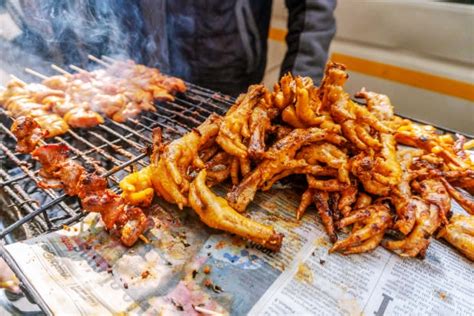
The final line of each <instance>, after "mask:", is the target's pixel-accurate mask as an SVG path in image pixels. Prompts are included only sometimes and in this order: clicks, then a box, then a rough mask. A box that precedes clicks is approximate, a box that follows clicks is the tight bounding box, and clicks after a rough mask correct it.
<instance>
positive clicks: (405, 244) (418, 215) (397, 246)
mask: <svg viewBox="0 0 474 316" xmlns="http://www.w3.org/2000/svg"><path fill="white" fill-rule="evenodd" d="M423 190H424V191H426V190H430V189H429V183H425V185H424V186H423ZM427 194H429V191H428V192H425V194H422V198H421V199H420V198H413V199H412V200H411V206H412V207H413V208H414V209H415V219H416V220H415V227H414V228H413V230H412V231H411V232H410V234H409V235H407V237H406V238H405V239H403V240H397V241H385V242H384V243H383V246H384V247H385V248H387V249H389V250H392V251H394V252H395V253H397V254H398V255H400V256H402V257H417V256H419V257H421V258H423V257H424V256H425V254H426V249H427V248H428V246H429V244H430V238H431V236H432V235H433V234H434V232H435V231H436V230H437V229H438V228H439V227H440V226H441V224H442V216H441V214H440V213H441V209H440V208H439V207H438V204H439V203H436V204H433V203H430V202H428V201H426V200H425V197H426V195H427ZM423 195H425V196H423ZM445 198H446V197H445ZM447 199H448V200H449V196H448V197H447ZM442 204H445V203H442Z"/></svg>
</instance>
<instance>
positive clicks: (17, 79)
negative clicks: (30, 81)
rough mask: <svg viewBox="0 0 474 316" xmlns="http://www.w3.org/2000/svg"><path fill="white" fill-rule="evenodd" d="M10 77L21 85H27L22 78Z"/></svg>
mask: <svg viewBox="0 0 474 316" xmlns="http://www.w3.org/2000/svg"><path fill="white" fill-rule="evenodd" d="M10 77H11V78H12V79H13V80H15V81H18V82H19V83H21V84H24V85H27V83H26V82H24V81H23V80H21V79H20V78H18V77H17V76H15V75H12V74H10Z"/></svg>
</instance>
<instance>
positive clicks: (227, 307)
mask: <svg viewBox="0 0 474 316" xmlns="http://www.w3.org/2000/svg"><path fill="white" fill-rule="evenodd" d="M298 201H299V196H298V194H296V193H295V192H292V191H291V190H276V189H275V190H272V191H270V192H268V193H261V194H258V195H257V197H256V199H255V201H254V202H253V203H252V204H251V206H250V209H249V212H248V214H249V215H250V216H251V217H252V218H254V219H256V220H258V221H260V222H263V223H268V224H272V225H274V226H275V227H276V229H277V230H278V231H280V232H283V233H284V234H285V239H284V242H283V247H282V249H281V251H280V252H278V253H272V252H270V251H268V250H266V249H262V248H261V247H259V246H258V245H255V244H252V243H247V242H244V241H242V240H241V239H240V238H237V237H235V236H231V235H229V234H224V233H220V232H218V231H214V230H210V229H208V228H206V227H204V225H203V224H202V223H200V221H199V219H198V218H197V217H196V216H195V215H194V214H193V213H192V211H178V210H177V209H176V208H175V207H173V206H171V205H168V204H166V203H164V202H160V205H159V206H157V207H156V208H155V209H154V210H153V212H152V217H153V218H154V221H155V224H156V225H155V228H154V229H152V230H151V231H150V232H149V233H147V237H148V238H149V239H150V241H151V242H150V243H149V244H145V243H142V242H140V243H138V244H137V245H135V246H134V247H132V248H130V249H127V248H124V247H123V246H121V244H120V242H119V241H117V240H115V239H113V238H111V237H110V236H109V234H108V233H106V232H105V231H104V230H103V228H102V226H101V224H100V221H99V220H98V218H97V216H94V215H93V214H91V215H89V216H88V217H86V218H85V220H83V221H82V222H81V223H79V224H77V225H75V226H72V227H70V228H69V229H65V230H61V231H57V232H54V233H50V234H48V235H44V236H41V237H38V238H36V239H32V240H28V241H25V242H21V243H15V244H12V245H8V246H6V251H7V253H8V255H9V256H10V257H11V258H13V260H14V261H15V263H16V264H17V266H18V267H19V268H20V269H21V270H22V271H23V273H24V275H25V277H26V278H27V279H28V283H29V284H30V285H31V286H33V287H34V289H35V291H36V292H37V293H38V294H39V296H40V297H41V300H42V301H43V303H44V305H45V306H47V308H48V309H49V312H51V313H52V314H64V313H68V314H71V315H73V314H74V315H99V314H100V315H105V314H117V313H131V314H155V315H156V314H160V313H161V314H165V315H166V314H179V313H182V314H183V315H193V314H197V313H198V312H199V311H214V312H217V313H218V314H214V315H219V314H222V315H226V314H231V315H243V314H248V313H250V314H252V315H289V314H297V315H305V314H327V315H334V314H344V315H352V314H358V315H360V314H362V313H363V314H375V315H392V314H393V315H398V314H400V315H401V314H445V315H448V314H449V315H451V314H460V315H470V314H472V315H474V305H473V304H472V297H473V296H472V293H474V272H473V271H474V269H473V268H474V264H473V263H471V262H470V261H468V260H466V259H465V258H464V257H462V256H461V255H459V254H458V253H457V252H456V250H453V249H452V248H451V247H449V246H447V245H444V244H442V243H441V242H439V241H436V240H433V241H432V244H431V246H430V248H429V251H428V253H427V257H426V259H425V260H423V261H422V260H417V259H405V260H404V259H401V258H399V257H398V256H396V255H393V254H391V253H390V252H388V251H386V250H384V249H383V248H381V247H379V248H378V249H377V250H376V251H374V252H372V253H369V254H363V255H353V256H342V255H339V254H331V255H328V252H327V250H328V248H329V246H330V244H329V241H328V240H327V238H326V235H325V233H324V230H323V229H322V226H321V224H320V223H319V220H318V219H317V217H316V215H315V212H314V211H313V212H308V214H306V215H305V217H304V219H303V221H302V222H298V221H296V220H295V218H294V210H295V208H296V206H297V203H298Z"/></svg>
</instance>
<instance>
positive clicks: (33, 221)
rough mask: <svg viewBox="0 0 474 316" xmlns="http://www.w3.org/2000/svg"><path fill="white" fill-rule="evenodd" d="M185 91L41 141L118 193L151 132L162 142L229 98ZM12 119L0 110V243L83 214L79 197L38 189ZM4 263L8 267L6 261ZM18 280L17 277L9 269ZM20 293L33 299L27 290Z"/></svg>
mask: <svg viewBox="0 0 474 316" xmlns="http://www.w3.org/2000/svg"><path fill="white" fill-rule="evenodd" d="M186 85H187V91H186V92H185V93H183V94H178V95H177V96H176V98H175V100H174V101H172V102H157V103H156V112H142V113H141V114H140V115H139V116H138V117H136V118H133V119H129V120H127V122H125V123H118V122H115V121H113V120H111V119H108V118H106V119H105V122H104V123H103V124H101V125H99V126H97V127H94V128H88V129H83V130H81V129H74V130H72V129H70V130H69V131H68V132H67V133H66V134H64V135H61V136H58V137H54V138H51V139H46V140H44V142H45V143H62V144H65V145H67V146H68V147H69V148H70V149H71V153H72V157H71V158H72V159H77V160H78V161H79V162H80V163H82V164H83V165H84V166H85V167H86V168H87V169H89V171H94V172H97V173H98V174H100V175H102V176H105V177H106V178H107V179H108V182H109V187H110V188H111V189H112V190H113V191H115V192H119V190H120V188H119V186H118V183H119V181H120V180H121V179H122V178H123V177H124V176H125V175H126V174H128V173H130V172H131V171H133V170H134V169H135V168H142V167H143V166H146V165H147V164H148V157H147V152H148V149H149V146H150V145H151V141H152V137H151V133H152V130H153V129H154V128H157V127H160V128H161V129H162V132H163V137H164V139H165V140H172V139H175V138H177V137H179V136H181V135H183V134H184V133H186V132H187V131H189V130H190V129H192V128H193V127H196V126H197V125H199V124H201V123H202V122H203V121H204V120H205V119H206V118H207V117H208V116H209V115H210V114H211V113H217V114H223V113H225V112H226V110H227V109H228V108H229V107H230V106H231V105H232V103H233V101H234V100H233V98H231V97H229V96H226V95H223V94H221V93H217V92H214V91H211V90H209V89H206V88H202V87H199V86H196V85H194V84H191V83H186ZM12 123H13V120H12V119H11V118H10V117H9V116H8V115H7V114H6V113H5V111H3V110H0V159H1V165H0V203H1V204H0V209H2V216H3V218H4V220H5V221H6V222H8V221H9V222H10V223H9V224H10V225H9V226H7V227H6V228H4V229H3V230H1V231H0V239H3V240H4V241H5V242H6V243H10V242H12V241H14V240H23V239H29V238H32V237H35V236H37V235H40V234H43V233H48V232H52V231H55V230H58V229H61V228H63V227H65V225H66V226H67V225H70V224H73V223H75V222H77V221H79V220H80V219H81V218H82V217H84V216H85V215H86V213H84V212H83V211H82V209H81V205H80V202H79V199H78V198H77V197H71V196H67V195H65V194H64V193H63V192H62V191H58V190H53V189H44V188H41V186H40V185H38V183H39V182H40V181H41V180H40V177H39V175H38V171H39V169H40V165H39V164H38V162H36V161H35V160H33V159H31V157H30V155H24V154H19V153H17V152H16V151H15V146H16V139H15V136H14V135H13V134H12V133H11V132H10V126H11V124H12ZM5 259H6V261H7V262H8V263H9V264H10V265H11V266H12V262H11V261H10V260H9V258H5ZM12 268H13V270H15V273H16V274H17V276H18V277H19V278H20V279H21V280H22V281H23V282H22V283H23V285H25V284H27V283H25V282H26V280H25V279H24V278H22V273H21V271H19V270H18V269H16V268H15V266H12ZM24 290H25V292H27V293H29V294H30V295H31V294H32V296H33V297H34V296H35V295H34V293H31V291H32V289H31V288H30V287H28V286H26V288H24Z"/></svg>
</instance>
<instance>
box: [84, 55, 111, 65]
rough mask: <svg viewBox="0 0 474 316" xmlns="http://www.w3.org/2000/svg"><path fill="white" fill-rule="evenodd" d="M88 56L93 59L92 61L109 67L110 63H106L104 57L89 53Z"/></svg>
mask: <svg viewBox="0 0 474 316" xmlns="http://www.w3.org/2000/svg"><path fill="white" fill-rule="evenodd" d="M87 57H88V58H89V59H90V60H92V61H95V62H96V63H98V64H99V65H102V66H104V67H109V66H110V64H108V63H106V62H105V61H103V60H102V59H99V58H97V57H95V56H93V55H87Z"/></svg>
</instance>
